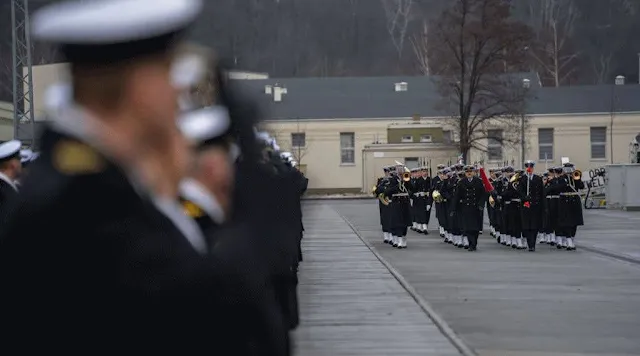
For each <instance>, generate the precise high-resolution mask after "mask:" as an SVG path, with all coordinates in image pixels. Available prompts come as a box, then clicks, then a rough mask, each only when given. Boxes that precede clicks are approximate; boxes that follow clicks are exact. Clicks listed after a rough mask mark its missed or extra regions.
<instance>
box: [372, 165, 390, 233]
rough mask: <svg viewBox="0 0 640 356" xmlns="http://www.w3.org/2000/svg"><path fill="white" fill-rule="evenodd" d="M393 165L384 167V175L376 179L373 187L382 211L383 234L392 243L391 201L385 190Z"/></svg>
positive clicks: (381, 224)
mask: <svg viewBox="0 0 640 356" xmlns="http://www.w3.org/2000/svg"><path fill="white" fill-rule="evenodd" d="M391 169H392V167H385V168H384V173H385V176H384V177H380V178H378V180H377V181H376V185H375V186H374V188H373V195H374V196H375V197H377V198H378V209H379V211H380V226H381V227H382V236H383V241H384V243H386V244H388V243H392V240H393V239H392V232H391V210H390V207H389V202H388V201H387V200H386V199H387V197H385V195H384V192H385V190H386V187H387V185H388V184H389V172H391Z"/></svg>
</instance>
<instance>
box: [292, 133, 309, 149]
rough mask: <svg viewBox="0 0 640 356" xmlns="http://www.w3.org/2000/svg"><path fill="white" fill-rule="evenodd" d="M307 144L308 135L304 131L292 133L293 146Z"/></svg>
mask: <svg viewBox="0 0 640 356" xmlns="http://www.w3.org/2000/svg"><path fill="white" fill-rule="evenodd" d="M306 145H307V135H306V134H305V133H304V132H292V133H291V147H305V146H306Z"/></svg>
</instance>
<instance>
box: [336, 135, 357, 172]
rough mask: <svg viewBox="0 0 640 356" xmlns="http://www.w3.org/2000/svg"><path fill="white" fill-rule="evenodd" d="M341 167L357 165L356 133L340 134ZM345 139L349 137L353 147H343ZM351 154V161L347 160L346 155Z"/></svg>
mask: <svg viewBox="0 0 640 356" xmlns="http://www.w3.org/2000/svg"><path fill="white" fill-rule="evenodd" d="M339 137H340V142H339V143H340V165H349V166H351V165H355V164H356V134H355V132H340V136H339ZM343 137H349V138H350V140H351V146H350V147H346V146H344V145H343V140H342V138H343ZM347 152H351V158H352V159H351V161H349V160H345V153H347Z"/></svg>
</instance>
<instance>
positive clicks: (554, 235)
mask: <svg viewBox="0 0 640 356" xmlns="http://www.w3.org/2000/svg"><path fill="white" fill-rule="evenodd" d="M397 163H398V164H397V165H394V166H389V167H384V168H383V171H384V176H382V177H380V178H378V180H377V182H376V185H375V186H374V187H373V189H372V192H373V194H374V195H375V196H376V197H377V198H378V200H379V203H378V204H379V210H380V225H381V227H382V234H383V242H384V243H386V244H390V245H392V246H394V247H397V248H406V247H407V244H406V241H407V234H406V229H407V228H410V229H411V230H413V231H416V232H418V233H422V234H428V232H427V226H428V224H429V220H430V215H431V210H433V211H435V213H434V215H435V218H436V220H437V222H438V227H437V230H438V233H439V235H440V237H441V238H442V239H443V241H444V242H445V243H448V244H451V245H453V246H455V247H457V248H460V249H465V250H468V251H476V250H477V249H478V236H479V235H480V234H482V230H483V226H484V216H485V215H484V211H485V210H486V211H487V216H488V220H489V232H490V235H491V236H492V237H494V238H495V240H496V241H497V242H498V243H500V244H502V245H504V246H506V247H510V248H512V249H516V250H528V251H530V252H535V250H536V245H537V244H548V245H549V246H555V247H556V248H557V249H564V250H567V251H571V250H575V249H576V244H575V237H576V232H577V228H578V226H582V225H583V224H584V220H583V216H582V204H581V198H580V193H579V191H580V190H581V189H584V188H585V185H584V182H583V181H582V173H581V172H580V171H579V170H576V169H575V166H574V164H573V163H571V162H565V163H563V165H562V166H561V167H551V168H549V169H548V172H544V174H542V175H539V174H536V173H535V172H534V170H535V162H533V161H531V160H529V161H526V162H525V163H524V169H522V170H515V169H514V168H513V167H511V166H507V167H501V168H491V169H489V175H488V176H487V174H486V172H485V171H484V168H478V167H477V166H472V165H466V166H465V165H463V164H461V163H458V164H454V165H453V166H449V167H447V166H446V165H443V164H439V165H438V166H437V171H436V173H437V175H436V176H435V177H433V178H430V177H429V169H428V168H427V167H420V168H416V169H412V170H409V169H407V168H406V167H404V166H403V165H401V164H399V162H397ZM405 193H406V194H405ZM432 207H433V209H432ZM407 210H408V211H409V213H407Z"/></svg>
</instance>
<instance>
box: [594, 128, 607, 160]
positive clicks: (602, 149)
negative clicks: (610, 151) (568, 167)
mask: <svg viewBox="0 0 640 356" xmlns="http://www.w3.org/2000/svg"><path fill="white" fill-rule="evenodd" d="M606 147H607V128H606V127H592V128H591V158H592V159H602V158H607V148H606Z"/></svg>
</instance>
